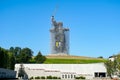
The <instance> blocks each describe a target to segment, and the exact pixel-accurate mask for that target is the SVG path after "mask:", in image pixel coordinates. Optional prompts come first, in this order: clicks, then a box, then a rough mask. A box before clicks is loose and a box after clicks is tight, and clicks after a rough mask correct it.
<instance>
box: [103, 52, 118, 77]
mask: <svg viewBox="0 0 120 80" xmlns="http://www.w3.org/2000/svg"><path fill="white" fill-rule="evenodd" d="M112 58H113V59H112V60H107V61H106V62H105V66H106V69H107V74H108V76H110V77H111V78H112V77H113V76H114V75H116V76H118V77H120V54H117V55H113V56H112Z"/></svg>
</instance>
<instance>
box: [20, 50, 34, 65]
mask: <svg viewBox="0 0 120 80" xmlns="http://www.w3.org/2000/svg"><path fill="white" fill-rule="evenodd" d="M32 54H33V52H32V50H31V49H29V48H23V49H22V50H21V52H20V54H19V55H18V56H19V57H18V58H19V62H20V63H29V60H30V59H31V58H32Z"/></svg>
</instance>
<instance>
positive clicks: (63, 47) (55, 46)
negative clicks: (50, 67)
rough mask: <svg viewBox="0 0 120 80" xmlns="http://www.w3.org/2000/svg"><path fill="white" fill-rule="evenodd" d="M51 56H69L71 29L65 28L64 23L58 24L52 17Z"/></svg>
mask: <svg viewBox="0 0 120 80" xmlns="http://www.w3.org/2000/svg"><path fill="white" fill-rule="evenodd" d="M51 20H52V27H51V29H50V34H51V40H50V41H51V44H50V45H51V46H50V47H51V54H56V55H57V54H64V55H68V54H69V29H68V28H64V27H63V23H62V22H56V21H55V20H54V16H52V19H51Z"/></svg>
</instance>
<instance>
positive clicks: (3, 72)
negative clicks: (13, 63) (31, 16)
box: [0, 68, 16, 78]
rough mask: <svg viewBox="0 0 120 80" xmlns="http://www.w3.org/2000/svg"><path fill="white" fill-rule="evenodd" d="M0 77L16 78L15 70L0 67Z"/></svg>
mask: <svg viewBox="0 0 120 80" xmlns="http://www.w3.org/2000/svg"><path fill="white" fill-rule="evenodd" d="M0 78H16V71H13V70H9V69H4V68H0Z"/></svg>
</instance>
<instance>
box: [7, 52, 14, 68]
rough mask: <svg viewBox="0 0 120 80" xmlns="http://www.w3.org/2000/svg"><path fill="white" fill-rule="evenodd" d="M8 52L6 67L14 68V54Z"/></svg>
mask: <svg viewBox="0 0 120 80" xmlns="http://www.w3.org/2000/svg"><path fill="white" fill-rule="evenodd" d="M8 54H9V64H8V67H9V69H12V70H14V66H15V56H14V55H13V53H11V52H8Z"/></svg>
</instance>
